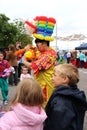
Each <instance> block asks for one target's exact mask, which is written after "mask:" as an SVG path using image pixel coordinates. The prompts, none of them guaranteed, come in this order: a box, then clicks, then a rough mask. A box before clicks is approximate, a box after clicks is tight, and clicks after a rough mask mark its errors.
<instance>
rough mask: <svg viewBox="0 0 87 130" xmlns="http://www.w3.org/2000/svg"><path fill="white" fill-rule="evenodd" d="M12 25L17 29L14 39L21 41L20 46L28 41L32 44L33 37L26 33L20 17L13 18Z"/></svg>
mask: <svg viewBox="0 0 87 130" xmlns="http://www.w3.org/2000/svg"><path fill="white" fill-rule="evenodd" d="M14 25H15V26H16V27H17V29H18V33H17V35H16V40H17V41H18V42H21V43H22V47H24V46H25V45H26V44H28V43H30V44H32V40H33V38H32V37H30V36H29V35H27V34H26V30H25V23H24V22H23V21H22V20H21V19H15V20H14Z"/></svg>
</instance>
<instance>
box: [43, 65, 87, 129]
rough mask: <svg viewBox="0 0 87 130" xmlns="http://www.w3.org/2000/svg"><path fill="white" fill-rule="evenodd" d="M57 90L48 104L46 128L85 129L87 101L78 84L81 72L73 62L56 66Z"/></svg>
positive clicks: (54, 77)
mask: <svg viewBox="0 0 87 130" xmlns="http://www.w3.org/2000/svg"><path fill="white" fill-rule="evenodd" d="M52 81H53V84H54V86H55V90H54V92H53V94H52V95H51V97H50V99H49V101H48V103H47V105H46V108H45V110H46V114H47V119H46V120H45V123H44V130H83V123H84V116H85V111H87V101H86V96H85V93H84V91H82V90H80V89H79V88H78V86H77V83H78V82H79V72H78V69H77V67H75V66H74V65H72V64H60V65H58V66H56V67H55V68H54V75H53V78H52Z"/></svg>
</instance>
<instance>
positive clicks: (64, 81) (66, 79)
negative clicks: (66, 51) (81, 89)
mask: <svg viewBox="0 0 87 130" xmlns="http://www.w3.org/2000/svg"><path fill="white" fill-rule="evenodd" d="M63 83H64V84H66V83H67V84H68V83H69V78H68V77H67V76H66V77H64V80H63Z"/></svg>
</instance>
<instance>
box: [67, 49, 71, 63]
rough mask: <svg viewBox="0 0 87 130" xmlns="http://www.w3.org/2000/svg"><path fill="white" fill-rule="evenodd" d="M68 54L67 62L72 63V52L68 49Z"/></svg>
mask: <svg viewBox="0 0 87 130" xmlns="http://www.w3.org/2000/svg"><path fill="white" fill-rule="evenodd" d="M66 56H67V63H68V64H69V63H70V59H71V52H70V51H68V52H67V54H66Z"/></svg>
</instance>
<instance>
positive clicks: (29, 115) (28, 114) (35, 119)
mask: <svg viewBox="0 0 87 130" xmlns="http://www.w3.org/2000/svg"><path fill="white" fill-rule="evenodd" d="M35 109H37V110H35ZM38 109H39V113H38V112H37V111H38ZM12 110H13V111H14V112H15V114H16V115H17V117H18V118H19V120H21V121H22V122H24V124H27V125H31V126H34V125H38V124H41V123H43V122H44V120H45V119H46V117H47V116H46V114H45V111H44V110H43V109H42V108H41V107H40V106H37V107H32V108H31V107H30V108H29V107H25V106H23V105H21V104H20V103H18V104H17V105H16V106H14V107H12Z"/></svg>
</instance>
